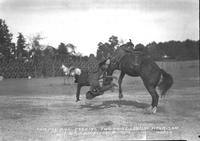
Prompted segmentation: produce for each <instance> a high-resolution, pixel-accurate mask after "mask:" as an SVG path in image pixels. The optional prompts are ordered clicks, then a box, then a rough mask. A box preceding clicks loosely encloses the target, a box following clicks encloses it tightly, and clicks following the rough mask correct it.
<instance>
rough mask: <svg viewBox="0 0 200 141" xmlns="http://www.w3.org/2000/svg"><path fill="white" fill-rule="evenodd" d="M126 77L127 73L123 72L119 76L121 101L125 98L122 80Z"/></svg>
mask: <svg viewBox="0 0 200 141" xmlns="http://www.w3.org/2000/svg"><path fill="white" fill-rule="evenodd" d="M124 76H125V73H124V72H122V71H121V73H120V76H119V80H118V84H119V99H121V98H123V94H122V80H123V78H124Z"/></svg>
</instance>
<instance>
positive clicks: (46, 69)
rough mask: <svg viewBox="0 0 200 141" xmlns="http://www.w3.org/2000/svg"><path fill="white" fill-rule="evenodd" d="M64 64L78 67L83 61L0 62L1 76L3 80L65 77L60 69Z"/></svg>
mask: <svg viewBox="0 0 200 141" xmlns="http://www.w3.org/2000/svg"><path fill="white" fill-rule="evenodd" d="M62 63H63V64H64V65H66V66H69V65H73V66H76V67H79V66H81V64H83V60H73V61H72V60H71V61H70V60H69V59H64V60H61V59H46V58H45V59H40V60H39V61H37V60H29V61H28V60H10V61H0V76H3V78H5V79H8V78H28V77H29V76H31V77H32V78H33V77H55V76H63V75H64V73H63V71H62V70H61V69H60V67H61V65H62Z"/></svg>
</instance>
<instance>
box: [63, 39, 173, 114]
mask: <svg viewBox="0 0 200 141" xmlns="http://www.w3.org/2000/svg"><path fill="white" fill-rule="evenodd" d="M61 68H62V69H63V71H64V72H67V73H66V74H67V75H71V76H74V78H75V83H77V91H76V101H80V99H79V97H80V90H81V87H83V86H90V90H89V91H88V92H87V93H86V98H87V99H93V98H94V97H96V96H99V95H102V94H104V92H105V91H107V90H112V89H114V87H117V85H116V84H115V83H113V82H112V81H113V79H117V78H116V77H114V76H112V74H113V72H114V71H115V70H120V72H121V73H120V76H119V80H118V85H119V99H121V98H123V94H122V87H121V84H122V80H123V78H124V76H125V75H129V76H132V77H140V78H141V79H142V81H143V83H144V86H145V88H146V89H147V91H148V92H149V93H150V95H151V97H152V103H151V106H150V107H149V108H148V109H147V110H148V111H149V112H150V113H156V111H157V106H158V100H159V95H158V93H157V91H156V88H158V90H159V91H160V95H161V97H163V96H165V95H166V92H167V91H168V90H169V89H170V88H171V86H172V85H173V78H172V76H171V75H170V74H169V73H167V72H166V71H164V70H163V69H160V68H159V66H158V65H157V64H156V63H155V62H154V61H153V59H152V58H151V57H150V56H148V55H147V54H145V53H144V52H143V51H142V50H140V49H135V48H134V45H133V43H132V42H131V40H129V42H127V43H126V44H123V45H121V46H120V47H118V48H117V49H116V51H115V53H114V55H113V56H112V57H109V58H107V59H105V60H104V61H102V62H98V61H97V60H96V58H95V57H94V55H91V56H90V57H89V60H88V62H87V67H86V68H87V69H80V68H76V67H70V68H69V69H65V66H64V65H62V67H61ZM66 70H67V71H66Z"/></svg>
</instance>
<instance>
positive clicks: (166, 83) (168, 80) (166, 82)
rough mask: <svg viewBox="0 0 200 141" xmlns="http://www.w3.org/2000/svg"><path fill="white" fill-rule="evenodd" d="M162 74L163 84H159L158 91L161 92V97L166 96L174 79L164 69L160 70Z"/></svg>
mask: <svg viewBox="0 0 200 141" xmlns="http://www.w3.org/2000/svg"><path fill="white" fill-rule="evenodd" d="M160 70H161V73H162V79H161V82H160V83H159V84H158V89H159V90H160V92H161V97H162V96H165V95H166V92H167V91H168V90H169V89H170V88H171V86H172V84H173V77H172V76H171V75H170V74H169V73H167V72H166V71H164V70H163V69H160Z"/></svg>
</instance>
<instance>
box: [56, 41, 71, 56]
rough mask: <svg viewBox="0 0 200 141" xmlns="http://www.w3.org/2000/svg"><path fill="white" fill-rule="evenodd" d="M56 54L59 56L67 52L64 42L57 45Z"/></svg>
mask: <svg viewBox="0 0 200 141" xmlns="http://www.w3.org/2000/svg"><path fill="white" fill-rule="evenodd" d="M58 54H59V55H60V56H63V55H68V54H69V52H68V48H67V46H66V45H65V44H64V43H60V45H59V46H58Z"/></svg>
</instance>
